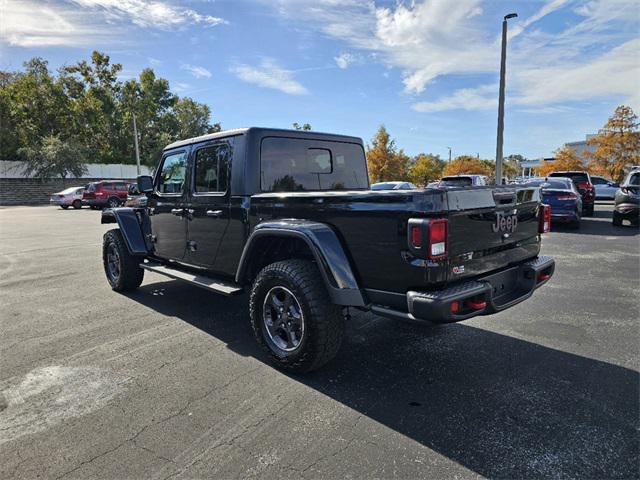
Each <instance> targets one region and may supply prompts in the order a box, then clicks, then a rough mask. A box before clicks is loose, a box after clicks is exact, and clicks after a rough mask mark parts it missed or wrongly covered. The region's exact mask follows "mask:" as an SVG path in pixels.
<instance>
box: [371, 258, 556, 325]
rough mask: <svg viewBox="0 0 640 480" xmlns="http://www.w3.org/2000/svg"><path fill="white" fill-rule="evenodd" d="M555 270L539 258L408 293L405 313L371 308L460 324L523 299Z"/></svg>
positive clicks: (415, 318) (399, 315) (381, 312)
mask: <svg viewBox="0 0 640 480" xmlns="http://www.w3.org/2000/svg"><path fill="white" fill-rule="evenodd" d="M554 270H555V261H554V260H553V258H551V257H544V256H540V257H537V258H535V259H533V260H529V261H527V262H524V263H522V264H520V265H516V266H513V267H508V268H506V269H504V270H501V271H499V272H496V273H492V274H489V275H486V276H483V277H480V278H478V279H476V280H471V281H467V282H463V283H461V284H459V285H455V286H451V287H448V288H445V289H443V290H438V291H431V292H416V291H409V292H407V294H406V300H407V309H406V311H401V310H395V309H391V308H387V307H384V306H381V305H373V306H372V307H371V310H372V311H373V312H374V313H377V314H379V315H383V316H386V317H392V318H399V319H403V320H413V321H421V322H429V323H452V322H459V321H462V320H467V319H469V318H472V317H475V316H478V315H491V314H493V313H496V312H500V311H502V310H505V309H507V308H509V307H512V306H514V305H516V304H518V303H520V302H522V301H524V300H526V299H527V298H529V297H530V296H531V295H532V294H533V292H534V291H535V290H536V289H538V288H539V287H541V286H542V285H544V284H545V283H547V282H548V281H549V279H550V278H551V276H552V275H553V273H554ZM452 305H454V308H452Z"/></svg>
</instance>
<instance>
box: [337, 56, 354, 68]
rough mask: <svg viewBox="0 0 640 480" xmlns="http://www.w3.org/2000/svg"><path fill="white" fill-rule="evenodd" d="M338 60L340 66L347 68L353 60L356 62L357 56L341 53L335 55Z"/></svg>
mask: <svg viewBox="0 0 640 480" xmlns="http://www.w3.org/2000/svg"><path fill="white" fill-rule="evenodd" d="M333 59H334V60H335V62H336V65H337V66H338V68H341V69H343V70H344V69H346V68H349V65H351V64H352V63H353V62H355V60H356V58H355V57H354V56H353V55H352V54H351V53H341V54H340V55H338V56H337V57H333Z"/></svg>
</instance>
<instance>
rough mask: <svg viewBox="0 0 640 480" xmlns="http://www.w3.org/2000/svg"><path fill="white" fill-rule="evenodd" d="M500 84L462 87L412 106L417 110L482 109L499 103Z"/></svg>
mask: <svg viewBox="0 0 640 480" xmlns="http://www.w3.org/2000/svg"><path fill="white" fill-rule="evenodd" d="M497 93H498V85H493V84H492V85H482V86H480V87H477V88H461V89H459V90H456V91H455V92H453V94H452V95H449V96H445V97H441V98H439V99H438V100H435V101H432V102H418V103H415V104H414V105H413V106H412V107H411V108H413V109H414V110H415V111H417V112H441V111H445V110H454V109H463V110H482V109H485V108H495V107H496V106H497V105H498V99H497Z"/></svg>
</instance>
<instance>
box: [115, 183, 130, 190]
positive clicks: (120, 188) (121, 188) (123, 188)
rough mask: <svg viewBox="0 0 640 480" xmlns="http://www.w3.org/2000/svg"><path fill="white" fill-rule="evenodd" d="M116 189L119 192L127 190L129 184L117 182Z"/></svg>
mask: <svg viewBox="0 0 640 480" xmlns="http://www.w3.org/2000/svg"><path fill="white" fill-rule="evenodd" d="M116 190H117V191H119V192H126V191H127V185H126V184H124V183H116Z"/></svg>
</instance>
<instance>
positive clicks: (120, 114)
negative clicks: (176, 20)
mask: <svg viewBox="0 0 640 480" xmlns="http://www.w3.org/2000/svg"><path fill="white" fill-rule="evenodd" d="M121 71H122V65H120V64H117V63H114V64H112V63H111V60H110V58H109V56H108V55H106V54H104V53H101V52H93V54H92V55H91V59H90V60H89V61H85V60H81V61H79V62H77V63H76V64H72V65H70V66H66V67H63V68H61V69H59V71H58V74H57V76H56V75H52V74H51V73H50V72H49V69H48V63H47V61H46V60H43V59H41V58H33V59H32V60H30V61H28V62H25V64H24V71H20V72H0V159H2V160H15V159H17V160H21V159H23V160H29V159H30V160H31V161H35V160H34V159H36V158H42V154H41V153H38V152H42V151H43V147H44V144H43V142H44V140H45V139H46V138H48V137H55V138H57V139H58V140H60V142H62V143H63V144H65V145H73V146H76V147H77V148H78V152H79V153H80V154H81V155H82V156H83V158H84V162H85V163H92V162H95V163H121V162H123V163H134V162H135V154H134V141H133V140H134V139H133V117H134V115H135V118H136V123H137V128H138V134H139V140H140V142H139V143H140V153H141V160H142V161H143V162H144V163H146V164H148V165H153V164H155V163H156V161H157V159H158V156H159V155H160V152H161V150H162V148H163V147H164V146H165V145H166V144H168V143H171V142H173V141H175V140H177V139H180V138H186V137H192V136H198V135H202V134H205V133H211V132H216V131H219V130H220V124H219V123H213V124H212V123H210V117H211V111H210V108H209V106H208V105H204V104H201V103H198V102H196V101H194V100H192V99H189V98H183V99H180V98H179V97H178V96H177V95H175V94H173V93H172V92H171V90H170V87H169V82H168V81H167V80H165V79H162V78H158V77H156V75H155V73H154V72H153V70H151V69H145V70H143V71H142V72H141V73H140V76H139V78H138V79H132V80H129V81H127V82H125V83H122V82H121V81H120V80H119V79H118V75H119V73H120V72H121ZM48 142H49V143H51V140H48Z"/></svg>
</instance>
